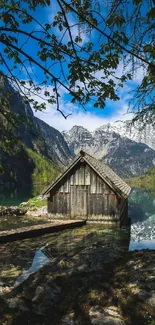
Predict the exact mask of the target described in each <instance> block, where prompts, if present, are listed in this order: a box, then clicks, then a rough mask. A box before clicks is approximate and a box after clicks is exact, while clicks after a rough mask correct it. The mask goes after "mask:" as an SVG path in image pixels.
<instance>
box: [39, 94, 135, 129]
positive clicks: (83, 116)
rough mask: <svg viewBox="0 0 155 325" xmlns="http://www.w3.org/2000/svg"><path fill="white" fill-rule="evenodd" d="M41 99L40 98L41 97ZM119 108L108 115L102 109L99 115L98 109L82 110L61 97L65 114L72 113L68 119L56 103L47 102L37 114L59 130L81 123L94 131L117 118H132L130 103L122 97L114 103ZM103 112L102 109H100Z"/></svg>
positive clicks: (61, 107)
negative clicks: (43, 109) (92, 110)
mask: <svg viewBox="0 0 155 325" xmlns="http://www.w3.org/2000/svg"><path fill="white" fill-rule="evenodd" d="M39 101H40V99H39ZM114 105H116V107H117V108H118V109H117V110H116V112H115V113H114V114H113V115H112V116H110V117H108V116H106V114H105V113H104V110H103V111H102V116H101V115H100V116H99V115H97V112H98V110H95V109H94V112H89V111H84V110H81V109H80V108H79V107H78V106H76V105H73V104H71V103H70V102H66V101H64V100H63V99H62V98H61V99H60V109H61V110H62V111H63V113H65V114H69V113H71V114H72V115H70V116H69V117H68V118H67V119H65V118H64V117H63V116H62V115H61V113H60V112H58V111H57V109H56V105H50V104H47V109H46V110H45V111H43V112H39V111H38V112H35V116H37V117H39V118H40V119H41V120H43V121H44V122H46V123H47V124H49V125H51V126H52V127H54V128H56V129H58V130H59V131H64V130H66V131H67V130H70V129H71V128H72V127H73V126H74V125H81V126H83V127H85V128H86V129H88V130H90V131H93V130H95V129H96V128H98V127H100V126H102V125H103V124H107V123H110V122H114V121H116V120H122V121H123V120H129V119H131V118H132V116H133V115H132V114H129V113H128V105H127V104H126V100H125V99H124V100H123V99H121V100H120V101H119V102H117V103H113V106H114ZM100 112H101V111H100Z"/></svg>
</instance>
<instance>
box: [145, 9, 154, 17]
mask: <svg viewBox="0 0 155 325" xmlns="http://www.w3.org/2000/svg"><path fill="white" fill-rule="evenodd" d="M147 16H148V17H149V18H152V19H154V18H155V7H154V8H151V10H150V11H149V12H148V13H147Z"/></svg>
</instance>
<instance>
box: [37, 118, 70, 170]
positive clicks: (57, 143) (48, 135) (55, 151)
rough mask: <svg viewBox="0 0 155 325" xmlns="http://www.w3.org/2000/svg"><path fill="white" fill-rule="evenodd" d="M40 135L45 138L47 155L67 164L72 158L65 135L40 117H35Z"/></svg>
mask: <svg viewBox="0 0 155 325" xmlns="http://www.w3.org/2000/svg"><path fill="white" fill-rule="evenodd" d="M35 122H36V124H37V125H38V127H39V131H40V135H41V137H42V139H44V144H45V148H46V156H47V157H48V158H49V159H52V160H53V161H54V162H55V163H58V164H62V165H67V164H68V162H69V160H70V159H71V158H72V155H71V152H70V150H69V147H68V145H67V142H66V141H65V139H64V137H63V135H62V134H61V133H60V132H59V131H58V130H56V129H54V128H53V127H51V126H49V125H48V124H47V123H45V122H43V121H42V120H40V119H39V118H35Z"/></svg>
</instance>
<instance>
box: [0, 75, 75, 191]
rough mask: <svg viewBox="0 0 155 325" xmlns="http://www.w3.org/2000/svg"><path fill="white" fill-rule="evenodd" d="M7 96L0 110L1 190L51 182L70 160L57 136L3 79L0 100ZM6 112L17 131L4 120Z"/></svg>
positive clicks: (61, 137) (65, 148)
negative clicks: (6, 111)
mask: <svg viewBox="0 0 155 325" xmlns="http://www.w3.org/2000/svg"><path fill="white" fill-rule="evenodd" d="M7 92H9V94H10V98H9V106H8V107H7V108H3V106H1V110H0V184H1V186H4V187H10V188H11V187H18V188H19V187H26V186H30V187H33V184H34V183H37V179H38V183H41V182H49V183H50V182H52V181H53V179H54V177H55V176H56V175H57V173H58V172H60V167H59V166H60V165H61V166H62V165H65V164H67V163H68V161H69V160H70V158H71V154H70V151H69V148H68V145H67V143H66V142H65V140H64V138H63V136H62V135H61V133H60V132H59V131H57V130H55V129H54V128H52V127H50V126H49V125H47V124H46V123H44V122H42V121H41V120H39V119H37V118H35V117H34V115H33V111H32V109H31V107H30V105H28V104H25V103H24V101H23V98H22V96H21V95H20V94H19V93H17V92H16V91H15V90H14V88H13V87H12V86H10V84H9V83H8V82H6V80H5V79H4V78H0V99H1V98H2V96H3V95H4V96H5V94H6V93H7ZM6 109H7V110H8V112H9V114H10V115H9V116H12V114H13V116H14V118H15V120H16V121H18V122H19V124H18V127H15V126H14V125H13V124H12V123H10V122H9V121H8V119H6V118H5V116H4V114H3V111H4V112H5V110H6Z"/></svg>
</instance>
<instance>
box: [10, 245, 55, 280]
mask: <svg viewBox="0 0 155 325" xmlns="http://www.w3.org/2000/svg"><path fill="white" fill-rule="evenodd" d="M45 247H46V245H45V246H43V247H41V248H40V249H38V250H37V251H36V253H35V256H34V259H33V262H32V265H31V267H30V268H29V269H28V270H24V272H23V273H22V274H21V275H20V276H19V277H18V278H17V280H16V281H15V284H14V286H16V285H18V284H20V283H22V282H23V281H25V280H26V279H27V278H28V277H29V276H30V275H31V274H33V273H35V272H36V271H38V270H39V269H40V268H41V267H42V266H43V265H45V264H47V263H48V262H49V258H48V257H47V256H46V255H45V254H44V253H43V252H42V250H43V249H44V248H45Z"/></svg>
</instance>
